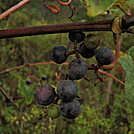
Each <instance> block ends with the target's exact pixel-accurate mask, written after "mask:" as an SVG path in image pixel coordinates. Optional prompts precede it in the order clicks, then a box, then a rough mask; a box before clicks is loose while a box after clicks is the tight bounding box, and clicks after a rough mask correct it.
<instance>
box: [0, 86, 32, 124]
mask: <svg viewBox="0 0 134 134" xmlns="http://www.w3.org/2000/svg"><path fill="white" fill-rule="evenodd" d="M0 91H1V93H2V94H3V95H4V96H5V97H6V99H7V100H9V101H10V102H11V103H12V104H13V106H14V107H15V108H16V109H17V110H18V111H19V112H20V113H21V114H22V115H23V116H24V117H25V119H26V120H27V121H28V122H30V121H29V120H28V117H27V116H26V115H25V114H24V113H23V111H22V110H21V109H20V108H19V107H18V106H17V105H16V104H15V103H14V102H13V100H12V99H10V97H9V96H8V95H7V94H6V93H5V91H4V90H3V89H2V88H1V87H0Z"/></svg>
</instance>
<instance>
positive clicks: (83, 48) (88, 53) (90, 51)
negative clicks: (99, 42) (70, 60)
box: [78, 43, 95, 58]
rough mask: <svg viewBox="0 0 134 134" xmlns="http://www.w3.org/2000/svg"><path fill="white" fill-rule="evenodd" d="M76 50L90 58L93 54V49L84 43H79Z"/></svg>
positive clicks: (84, 56)
mask: <svg viewBox="0 0 134 134" xmlns="http://www.w3.org/2000/svg"><path fill="white" fill-rule="evenodd" d="M78 52H79V53H80V55H81V56H82V57H83V58H92V57H93V56H94V54H95V49H88V48H86V46H85V45H84V43H81V44H80V46H79V49H78Z"/></svg>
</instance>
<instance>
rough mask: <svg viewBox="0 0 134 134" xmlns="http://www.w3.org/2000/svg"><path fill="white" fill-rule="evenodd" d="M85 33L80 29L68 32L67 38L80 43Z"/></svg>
mask: <svg viewBox="0 0 134 134" xmlns="http://www.w3.org/2000/svg"><path fill="white" fill-rule="evenodd" d="M84 38H85V34H84V33H83V32H81V31H77V32H69V39H70V40H71V41H72V42H74V41H77V43H80V42H82V41H83V40H84Z"/></svg>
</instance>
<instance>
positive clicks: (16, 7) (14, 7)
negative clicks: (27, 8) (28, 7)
mask: <svg viewBox="0 0 134 134" xmlns="http://www.w3.org/2000/svg"><path fill="white" fill-rule="evenodd" d="M29 1H30V0H22V1H21V2H19V3H18V4H17V5H15V6H13V7H11V8H10V9H8V10H6V11H5V12H4V13H2V14H1V15H0V20H3V19H4V18H6V17H7V16H8V15H9V14H11V13H13V12H15V11H16V10H18V9H19V8H21V7H22V6H24V5H25V4H26V3H28V2H29Z"/></svg>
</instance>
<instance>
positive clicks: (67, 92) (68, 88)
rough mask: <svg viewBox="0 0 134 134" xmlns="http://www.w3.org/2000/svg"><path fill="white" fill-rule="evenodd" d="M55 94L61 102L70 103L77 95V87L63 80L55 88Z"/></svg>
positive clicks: (73, 83) (69, 81)
mask: <svg viewBox="0 0 134 134" xmlns="http://www.w3.org/2000/svg"><path fill="white" fill-rule="evenodd" d="M57 94H58V96H59V97H60V98H61V99H62V100H63V101H72V100H73V99H74V98H75V97H76V96H77V95H78V86H77V85H76V83H75V82H73V81H71V80H63V81H61V82H60V83H59V84H58V86H57Z"/></svg>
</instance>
